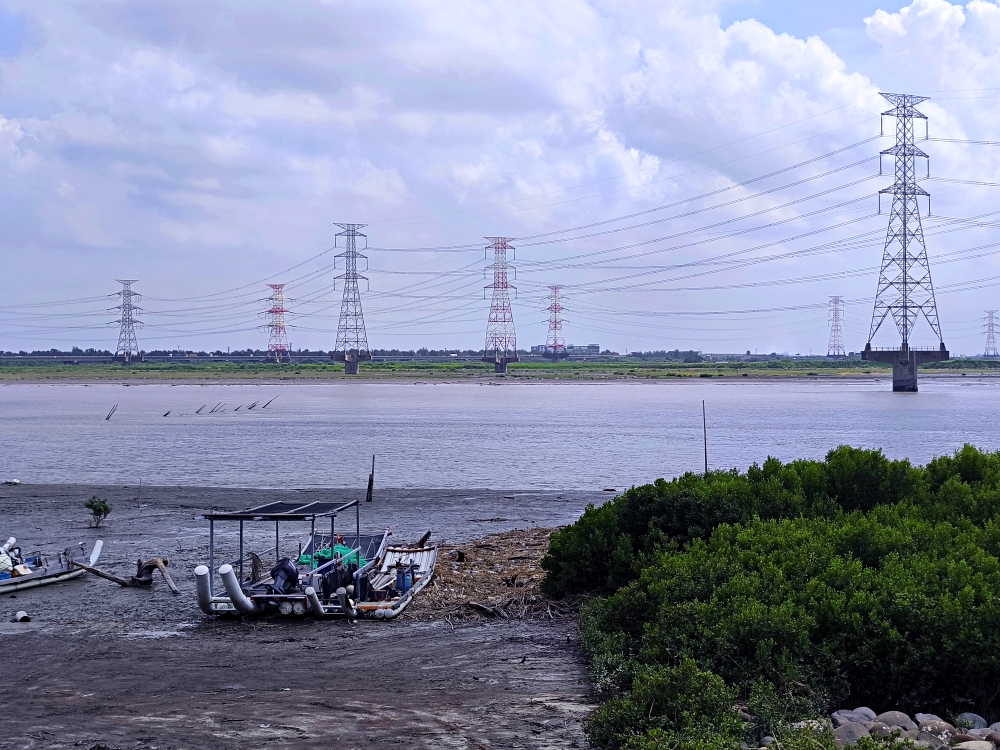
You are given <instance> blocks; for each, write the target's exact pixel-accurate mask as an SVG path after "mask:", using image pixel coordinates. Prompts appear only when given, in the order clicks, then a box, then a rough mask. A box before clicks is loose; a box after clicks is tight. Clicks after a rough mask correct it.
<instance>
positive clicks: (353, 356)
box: [330, 351, 372, 375]
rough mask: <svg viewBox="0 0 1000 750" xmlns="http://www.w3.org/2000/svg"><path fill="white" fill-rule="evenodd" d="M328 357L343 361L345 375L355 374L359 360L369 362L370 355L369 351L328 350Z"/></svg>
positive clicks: (335, 360)
mask: <svg viewBox="0 0 1000 750" xmlns="http://www.w3.org/2000/svg"><path fill="white" fill-rule="evenodd" d="M330 359H332V360H333V361H334V362H343V363H344V374H345V375H357V374H358V365H359V364H360V363H361V362H371V359H372V355H371V352H358V351H349V352H330Z"/></svg>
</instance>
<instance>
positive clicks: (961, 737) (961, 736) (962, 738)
mask: <svg viewBox="0 0 1000 750" xmlns="http://www.w3.org/2000/svg"><path fill="white" fill-rule="evenodd" d="M979 739H980V738H979V737H977V736H976V735H974V734H969V733H968V732H959V733H958V734H955V735H952V737H951V739H949V740H948V742H949V743H950V744H952V745H958V744H959V743H962V742H978V741H979Z"/></svg>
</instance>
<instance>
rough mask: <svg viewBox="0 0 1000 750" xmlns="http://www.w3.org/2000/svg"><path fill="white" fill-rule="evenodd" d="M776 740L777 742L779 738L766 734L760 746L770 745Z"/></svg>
mask: <svg viewBox="0 0 1000 750" xmlns="http://www.w3.org/2000/svg"><path fill="white" fill-rule="evenodd" d="M775 742H777V740H776V739H774V737H772V736H770V735H766V736H764V737H763V738H761V741H760V746H761V747H767V746H768V745H770V744H772V743H775Z"/></svg>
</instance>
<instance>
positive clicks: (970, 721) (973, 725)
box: [955, 711, 990, 729]
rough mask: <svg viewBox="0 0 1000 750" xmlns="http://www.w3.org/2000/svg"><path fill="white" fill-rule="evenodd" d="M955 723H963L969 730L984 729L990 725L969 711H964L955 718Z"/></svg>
mask: <svg viewBox="0 0 1000 750" xmlns="http://www.w3.org/2000/svg"><path fill="white" fill-rule="evenodd" d="M955 723H956V724H957V723H965V724H967V725H968V726H969V729H985V728H986V727H988V726H989V725H990V723H989V722H988V721H986V719H984V718H983V717H982V716H980V715H979V714H974V713H972V712H971V711H966V712H965V713H963V714H959V715H958V716H956V717H955Z"/></svg>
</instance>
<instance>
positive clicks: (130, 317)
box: [111, 279, 142, 364]
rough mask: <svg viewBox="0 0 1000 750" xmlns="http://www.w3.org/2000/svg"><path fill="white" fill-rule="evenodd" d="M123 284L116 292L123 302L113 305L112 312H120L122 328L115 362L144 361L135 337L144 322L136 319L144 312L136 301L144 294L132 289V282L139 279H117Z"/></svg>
mask: <svg viewBox="0 0 1000 750" xmlns="http://www.w3.org/2000/svg"><path fill="white" fill-rule="evenodd" d="M115 281H117V282H118V283H119V284H121V285H122V290H121V291H120V292H115V296H116V297H119V298H121V304H119V305H118V306H117V307H112V308H111V310H112V312H115V311H117V312H118V313H119V317H118V320H116V321H115V323H118V324H119V325H120V326H121V328H120V329H119V332H118V348H117V349H115V356H114V361H115V362H124V363H125V364H131V363H132V362H142V354H141V353H140V352H139V342H138V341H136V338H135V329H136V328H142V322H141V321H139V320H136V318H135V316H136V315H141V314H142V308H141V307H137V306H136V304H135V303H136V302H138V301H139V300H141V299H142V295H141V294H139V293H138V292H133V291H132V284H134V283H135V282H136V281H138V279H115Z"/></svg>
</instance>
